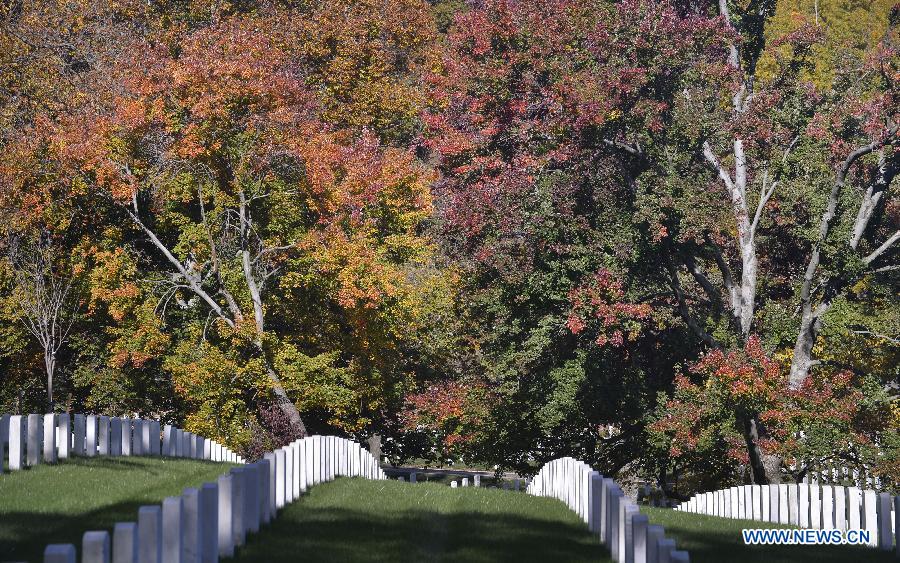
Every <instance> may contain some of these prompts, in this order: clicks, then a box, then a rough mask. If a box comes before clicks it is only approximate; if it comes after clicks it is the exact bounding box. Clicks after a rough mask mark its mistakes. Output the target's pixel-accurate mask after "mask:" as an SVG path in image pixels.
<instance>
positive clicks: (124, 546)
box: [112, 427, 138, 563]
mask: <svg viewBox="0 0 900 563" xmlns="http://www.w3.org/2000/svg"><path fill="white" fill-rule="evenodd" d="M120 430H121V427H120ZM120 443H121V442H120ZM137 560H138V527H137V524H136V523H134V522H119V523H117V524H116V526H115V528H113V541H112V563H137Z"/></svg>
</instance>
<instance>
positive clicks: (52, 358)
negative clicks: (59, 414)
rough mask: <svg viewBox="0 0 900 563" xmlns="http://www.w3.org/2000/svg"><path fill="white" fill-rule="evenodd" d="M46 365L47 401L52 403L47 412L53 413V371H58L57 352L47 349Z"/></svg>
mask: <svg viewBox="0 0 900 563" xmlns="http://www.w3.org/2000/svg"><path fill="white" fill-rule="evenodd" d="M44 366H45V367H46V368H47V403H48V404H49V405H50V410H49V411H47V412H51V413H52V412H55V405H54V403H53V372H54V371H56V354H54V353H52V352H48V351H45V353H44Z"/></svg>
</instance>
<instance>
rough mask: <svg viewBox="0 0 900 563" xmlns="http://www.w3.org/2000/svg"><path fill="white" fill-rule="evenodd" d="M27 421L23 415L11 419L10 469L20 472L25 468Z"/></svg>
mask: <svg viewBox="0 0 900 563" xmlns="http://www.w3.org/2000/svg"><path fill="white" fill-rule="evenodd" d="M26 426H27V419H26V418H24V417H23V416H21V415H18V414H17V415H13V416H10V417H9V469H10V470H11V471H18V470H19V469H24V468H25V444H26V443H27V438H26V436H25V430H26Z"/></svg>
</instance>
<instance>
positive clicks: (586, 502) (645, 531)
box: [526, 457, 690, 563]
mask: <svg viewBox="0 0 900 563" xmlns="http://www.w3.org/2000/svg"><path fill="white" fill-rule="evenodd" d="M526 491H527V492H528V493H529V494H532V495H537V496H544V497H552V498H555V499H559V500H561V501H562V502H564V503H565V504H566V506H568V507H569V508H570V509H571V510H572V511H574V512H575V513H576V514H578V516H579V517H580V518H581V519H582V520H583V521H584V522H585V524H587V525H588V529H589V530H590V531H591V533H593V534H598V535H599V536H600V543H602V544H603V545H605V546H606V547H607V548H608V549H609V551H610V553H611V554H612V558H613V560H614V561H616V562H617V563H687V562H689V561H690V556H689V555H688V553H687V552H686V551H678V550H676V549H675V540H672V539H669V538H666V537H665V530H664V529H663V527H662V526H656V525H650V522H649V521H648V518H647V516H646V515H644V514H641V513H640V511H639V509H638V506H637V505H636V504H635V503H634V502H633V501H632V500H631V499H629V498H627V497H626V496H625V494H624V493H623V492H622V488H621V487H619V485H617V484H616V482H615V481H613V480H612V479H609V478H605V477H603V475H601V474H600V473H599V472H597V471H594V470H593V469H592V468H591V466H589V465H588V464H586V463H584V462H582V461H578V460H576V459H573V458H571V457H564V458H560V459H555V460H553V461H551V462H549V463H547V464H545V465H544V466H543V467H542V468H541V470H540V471H539V472H538V473H537V475H535V477H534V479H532V481H531V484H529V485H528V488H527V489H526Z"/></svg>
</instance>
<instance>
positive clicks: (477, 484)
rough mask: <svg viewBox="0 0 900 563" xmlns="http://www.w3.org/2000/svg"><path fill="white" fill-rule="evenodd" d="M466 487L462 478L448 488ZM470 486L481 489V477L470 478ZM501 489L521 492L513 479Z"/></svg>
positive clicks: (452, 482)
mask: <svg viewBox="0 0 900 563" xmlns="http://www.w3.org/2000/svg"><path fill="white" fill-rule="evenodd" d="M413 476H415V473H413ZM411 482H412V483H415V482H416V481H415V479H413V480H412V481H411ZM468 486H469V478H468V477H463V478H462V479H460V480H459V481H455V480H454V481H450V487H451V488H454V489H455V488H457V487H468ZM472 486H473V487H481V475H475V476H474V477H473V478H472ZM501 487H502V488H503V490H504V491H509V490H513V491H520V490H522V481H521V480H520V479H513V480H512V482H511V483H510V482H509V481H503V484H502V485H501ZM526 487H527V483H526Z"/></svg>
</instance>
